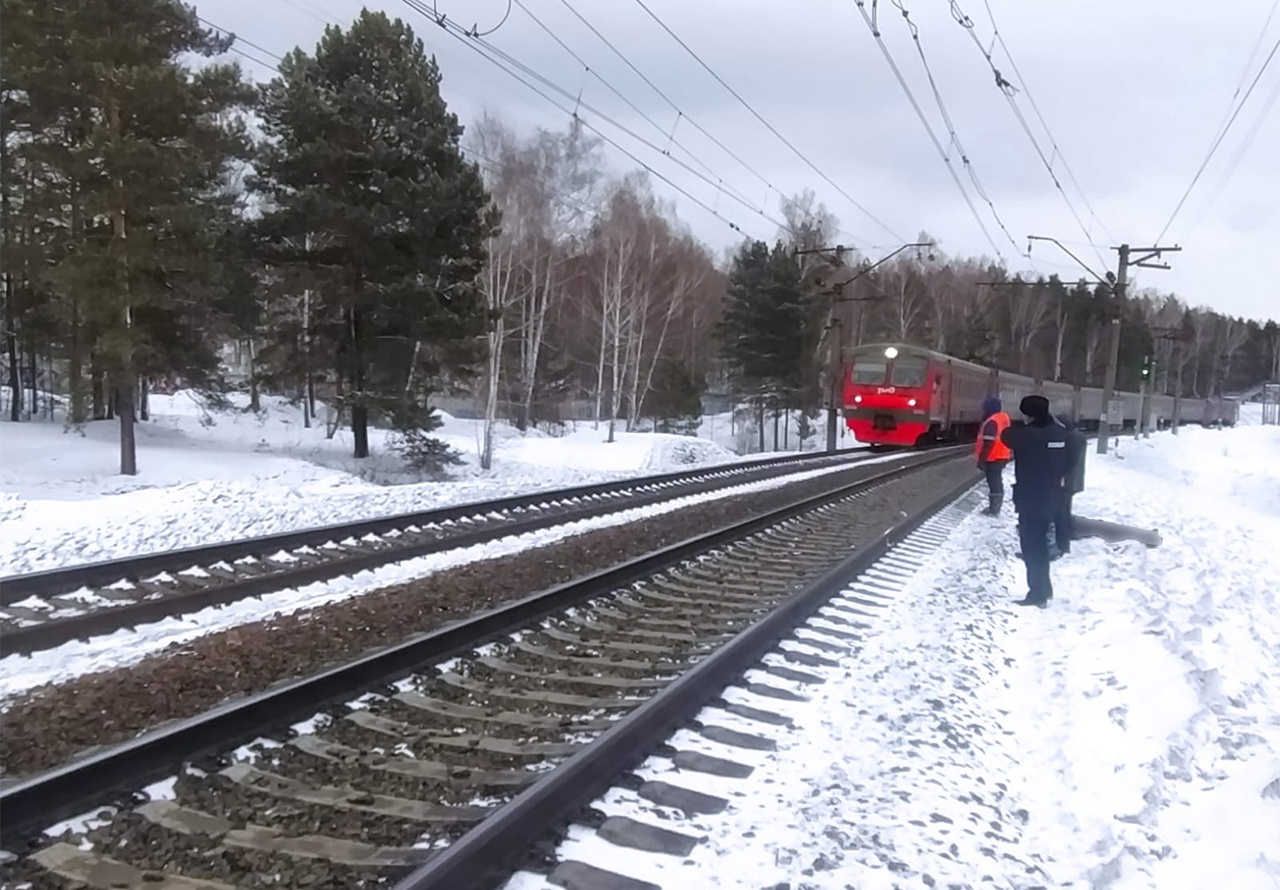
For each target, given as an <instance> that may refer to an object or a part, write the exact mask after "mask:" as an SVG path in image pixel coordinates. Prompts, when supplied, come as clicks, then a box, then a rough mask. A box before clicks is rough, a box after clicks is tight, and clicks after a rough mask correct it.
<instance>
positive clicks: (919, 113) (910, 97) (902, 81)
mask: <svg viewBox="0 0 1280 890" xmlns="http://www.w3.org/2000/svg"><path fill="white" fill-rule="evenodd" d="M637 2H638V0H637ZM854 5H855V6H857V7H858V12H860V13H861V14H862V18H863V21H865V22H866V23H867V28H868V29H869V30H870V31H871V36H873V37H874V38H875V39H876V44H877V45H878V46H879V47H880V52H881V53H882V54H883V55H884V58H885V61H886V62H888V63H889V68H890V69H891V70H892V71H893V75H894V77H896V78H897V80H898V84H899V85H900V86H901V87H902V89H903V92H905V93H906V94H907V101H909V102H910V103H911V107H912V108H913V109H914V110H915V113H916V117H918V118H919V119H920V123H921V124H923V125H924V129H925V132H927V133H928V134H929V139H930V140H932V142H933V146H934V148H936V149H937V150H938V154H939V155H941V156H942V162H943V164H945V165H946V168H947V172H948V173H950V174H951V179H952V181H954V182H955V184H956V188H957V189H959V190H960V196H961V197H962V198H964V202H965V204H967V205H968V207H969V212H970V213H971V214H973V219H974V222H976V223H977V224H978V228H979V229H981V230H982V234H983V236H985V237H986V239H987V243H988V244H990V245H991V249H992V250H993V251H995V254H996V256H997V257H998V258H1000V259H1001V260H1003V259H1004V254H1003V253H1001V252H1000V248H999V247H998V246H997V245H996V242H995V239H993V238H992V237H991V233H990V232H989V231H987V225H986V223H984V222H983V221H982V216H981V215H980V214H979V213H978V208H977V207H975V206H973V199H972V198H970V197H969V192H968V191H967V190H966V189H965V187H964V183H963V182H961V181H960V177H959V175H957V173H956V171H955V167H954V166H952V164H951V157H950V156H949V155H948V154H947V151H946V149H944V148H943V147H942V143H941V142H940V141H939V140H938V137H937V134H935V133H934V132H933V125H932V124H930V123H929V119H928V118H927V117H925V113H924V109H922V108H921V107H920V103H919V102H918V101H916V96H915V93H913V92H912V91H911V87H910V85H909V84H908V83H907V81H906V78H905V77H903V76H902V70H901V69H900V68H898V63H897V62H896V61H894V58H893V54H892V53H890V52H889V47H887V46H885V42H884V38H883V37H881V36H880V29H879V28H877V27H876V24H875V22H874V21H873V20H872V19H871V16H870V15H868V14H867V10H866V5H865V2H864V0H854ZM1015 246H1016V245H1015Z"/></svg>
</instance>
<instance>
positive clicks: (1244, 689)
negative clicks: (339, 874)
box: [534, 426, 1280, 890]
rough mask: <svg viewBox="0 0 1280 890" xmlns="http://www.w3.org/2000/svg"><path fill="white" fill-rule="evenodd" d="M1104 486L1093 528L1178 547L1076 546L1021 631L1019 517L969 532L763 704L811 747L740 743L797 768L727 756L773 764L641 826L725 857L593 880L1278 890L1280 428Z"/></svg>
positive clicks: (639, 863)
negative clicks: (837, 656)
mask: <svg viewBox="0 0 1280 890" xmlns="http://www.w3.org/2000/svg"><path fill="white" fill-rule="evenodd" d="M1088 471H1089V474H1088V485H1089V490H1088V492H1087V493H1086V494H1084V495H1083V496H1081V497H1080V498H1079V499H1078V502H1077V503H1078V509H1077V513H1079V514H1080V515H1084V516H1090V517H1094V518H1098V519H1110V520H1117V521H1121V522H1128V523H1132V524H1135V525H1140V526H1144V527H1148V528H1156V527H1158V528H1159V530H1160V532H1161V534H1162V535H1163V538H1164V541H1163V544H1162V546H1160V547H1159V548H1156V549H1150V550H1149V549H1147V548H1146V547H1144V546H1142V545H1140V544H1136V543H1121V544H1116V545H1108V544H1106V543H1104V542H1102V541H1099V540H1088V541H1080V542H1077V543H1076V544H1075V546H1074V548H1073V552H1072V554H1071V555H1070V556H1068V557H1067V558H1066V559H1064V560H1061V561H1059V562H1057V563H1055V564H1054V568H1053V580H1054V585H1055V593H1056V596H1055V599H1054V601H1053V603H1052V604H1051V606H1050V607H1049V608H1048V609H1047V610H1044V611H1041V610H1038V609H1025V608H1020V607H1018V606H1014V605H1012V600H1014V599H1017V598H1020V597H1021V596H1022V595H1023V594H1024V593H1025V584H1024V576H1023V570H1022V564H1021V562H1020V561H1019V560H1018V559H1017V557H1016V553H1017V540H1016V534H1015V532H1014V525H1013V520H1012V518H1011V517H1010V516H1008V515H1006V516H1005V517H1003V518H1001V519H998V520H992V519H988V518H986V517H983V516H980V515H976V514H975V515H973V516H971V517H970V518H968V519H966V520H965V521H964V522H963V523H962V524H961V525H960V526H959V527H958V528H957V529H956V530H955V532H954V533H953V535H952V537H951V538H950V540H949V541H948V542H947V543H946V544H944V545H943V548H942V549H941V550H940V551H939V552H938V553H937V554H936V557H935V560H934V565H933V567H931V568H929V569H926V570H925V571H923V572H921V573H920V574H919V575H918V576H917V577H916V578H915V580H914V581H913V582H912V583H910V584H909V585H908V587H907V588H906V589H905V590H904V591H903V592H902V593H901V594H899V595H898V597H897V598H896V599H895V600H894V601H893V603H892V605H891V606H890V607H889V608H888V609H887V610H885V611H884V612H880V613H878V614H877V615H876V617H874V618H872V619H871V622H872V625H873V627H872V629H871V630H869V631H868V633H867V641H866V643H865V644H864V645H863V647H862V648H861V650H859V651H856V652H853V653H851V654H850V655H849V656H847V657H846V658H844V659H842V660H841V664H840V666H839V667H833V668H812V669H811V668H806V670H812V671H814V672H816V673H819V674H821V675H823V676H825V677H826V678H827V682H826V683H824V684H822V685H820V686H817V687H809V688H808V689H806V690H804V691H805V693H806V694H807V695H812V696H813V698H812V699H811V700H810V701H809V702H807V703H802V704H793V703H786V702H775V701H772V700H768V701H767V705H768V707H769V708H771V709H773V710H778V711H780V712H783V713H785V714H786V715H787V716H789V717H791V718H792V719H793V720H794V721H795V726H794V728H793V729H786V728H782V727H768V726H766V725H763V724H753V725H751V726H737V727H736V728H739V729H743V730H744V731H748V732H752V733H764V734H766V735H769V736H771V737H776V738H777V740H778V751H777V752H776V753H770V754H760V755H759V756H756V755H757V754H759V752H748V751H743V750H741V749H731V748H725V749H724V750H716V751H714V752H712V753H715V754H716V755H717V756H722V757H730V758H732V759H738V760H744V761H745V762H750V763H753V764H756V766H757V769H756V772H755V773H753V774H752V775H751V776H750V778H748V779H746V780H743V781H736V782H726V783H725V788H724V790H723V791H717V792H716V793H720V794H722V796H728V797H729V800H730V804H729V807H728V809H727V810H726V811H725V812H724V813H723V814H721V815H718V816H696V817H692V819H691V820H690V819H688V817H682V816H681V815H680V814H679V813H676V812H674V811H666V812H665V814H653V813H651V812H649V810H651V809H652V807H649V808H647V809H643V808H642V810H641V811H640V812H635V813H634V815H635V817H636V818H640V819H642V820H643V821H646V822H649V823H651V824H662V825H664V826H665V827H668V828H670V829H672V830H675V831H677V832H682V833H685V834H692V835H694V836H698V837H703V838H705V839H706V840H705V842H703V843H701V844H699V845H698V846H697V847H696V848H695V849H694V851H693V852H692V853H691V854H690V855H689V856H688V857H686V858H683V859H680V858H675V859H673V858H671V857H664V856H662V855H660V854H643V853H635V852H634V851H627V850H621V849H619V848H617V847H610V848H609V851H608V855H607V856H604V857H603V858H601V859H600V861H596V860H595V859H589V860H588V861H591V862H592V863H593V864H595V865H598V866H602V867H605V868H610V869H614V870H617V871H621V872H623V873H625V874H627V875H629V876H632V877H638V878H643V879H646V880H650V881H654V882H656V883H660V884H661V886H663V887H664V888H667V890H674V888H677V887H681V888H683V887H688V888H694V887H697V888H730V887H732V888H760V887H774V886H791V887H803V888H806V890H838V888H845V887H851V886H852V887H860V888H868V890H870V888H877V890H878V888H884V890H888V888H896V887H922V886H928V887H935V886H936V887H947V886H956V887H975V886H988V885H990V886H1000V887H1025V888H1031V887H1042V888H1048V887H1052V888H1074V890H1086V888H1101V887H1106V888H1115V890H1138V888H1157V890H1181V888H1186V890H1203V888H1206V887H1223V888H1226V887H1230V888H1233V890H1262V888H1276V887H1278V886H1280V654H1278V653H1280V582H1278V581H1277V579H1280V547H1278V546H1277V542H1280V428H1276V427H1257V426H1254V427H1245V428H1241V429H1237V430H1228V431H1208V430H1202V429H1198V428H1197V429H1187V430H1185V431H1184V432H1183V434H1182V435H1180V436H1178V437H1174V436H1172V435H1170V434H1167V433H1164V434H1160V435H1158V436H1154V437H1152V438H1151V439H1149V440H1143V441H1138V442H1135V441H1134V440H1132V439H1125V440H1122V441H1121V442H1120V444H1119V446H1118V448H1117V449H1113V451H1112V453H1111V454H1110V455H1108V456H1106V457H1098V456H1096V455H1093V454H1091V455H1090V462H1089V468H1088ZM771 682H774V683H777V682H778V681H777V680H776V679H772V680H771ZM765 701H766V700H763V699H762V700H759V701H753V702H751V704H753V705H754V706H756V707H764V706H765V704H763V703H762V702H765ZM660 778H664V779H666V780H668V781H673V782H675V783H676V784H682V783H686V784H688V785H689V787H695V788H701V786H702V784H705V780H702V781H701V782H700V781H695V780H697V779H698V776H697V775H696V774H693V773H690V774H687V775H685V774H682V773H672V774H666V775H663V776H660ZM610 812H611V814H612V812H613V811H610ZM620 812H622V814H624V815H627V814H629V811H623V810H620ZM658 815H661V816H662V817H664V818H665V819H666V820H667V821H665V822H664V821H661V818H659V820H658V821H657V822H656V823H655V817H656V816H658ZM568 852H570V853H576V854H578V855H582V853H583V852H590V851H589V850H588V848H587V847H585V846H583V847H582V848H581V850H578V849H576V848H575V849H574V850H569V851H568ZM571 858H572V857H571ZM534 884H535V885H537V886H541V883H540V882H534Z"/></svg>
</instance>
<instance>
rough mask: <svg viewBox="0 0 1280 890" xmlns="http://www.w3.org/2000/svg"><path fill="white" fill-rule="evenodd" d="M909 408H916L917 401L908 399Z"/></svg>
mask: <svg viewBox="0 0 1280 890" xmlns="http://www.w3.org/2000/svg"><path fill="white" fill-rule="evenodd" d="M907 406H908V407H911V408H914V407H915V406H916V400H915V399H907Z"/></svg>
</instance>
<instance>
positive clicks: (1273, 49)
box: [1156, 38, 1280, 243]
mask: <svg viewBox="0 0 1280 890" xmlns="http://www.w3.org/2000/svg"><path fill="white" fill-rule="evenodd" d="M1278 50H1280V38H1277V39H1276V42H1275V43H1274V44H1272V46H1271V52H1269V53H1267V57H1266V59H1264V60H1263V62H1262V67H1260V68H1259V69H1258V73H1257V74H1256V75H1254V78H1253V80H1252V81H1251V82H1250V83H1249V88H1248V89H1247V90H1245V94H1244V96H1242V97H1241V98H1240V101H1239V103H1238V104H1237V105H1236V107H1235V110H1234V111H1233V112H1232V113H1231V117H1230V118H1228V120H1227V123H1226V124H1225V125H1224V126H1223V127H1222V129H1221V131H1220V132H1219V133H1218V138H1217V139H1215V140H1214V141H1213V145H1211V146H1210V147H1209V152H1208V154H1206V155H1205V156H1204V160H1203V161H1201V162H1200V166H1199V168H1197V170H1196V172H1195V175H1194V176H1192V177H1191V182H1190V183H1188V184H1187V188H1186V191H1184V192H1183V193H1182V197H1181V198H1179V199H1178V203H1177V206H1175V207H1174V208H1173V213H1171V214H1169V219H1168V221H1167V222H1166V223H1165V224H1164V228H1163V229H1161V230H1160V235H1159V236H1158V237H1157V238H1156V243H1159V242H1160V240H1161V239H1163V238H1164V236H1165V234H1166V233H1167V232H1168V231H1169V228H1170V227H1171V226H1172V225H1173V221H1174V220H1175V219H1177V218H1178V214H1179V213H1180V212H1181V211H1182V206H1183V205H1184V204H1186V203H1187V198H1188V197H1190V195H1191V192H1192V190H1193V189H1195V187H1196V183H1198V182H1199V181H1200V177H1201V176H1202V175H1203V174H1204V171H1205V168H1206V167H1208V166H1209V162H1210V161H1212V160H1213V156H1214V155H1215V154H1217V152H1218V146H1220V145H1222V140H1223V139H1225V138H1226V137H1227V133H1229V132H1231V127H1232V125H1233V124H1235V122H1236V119H1237V118H1238V117H1239V116H1240V112H1241V110H1242V109H1243V108H1244V106H1245V105H1246V104H1248V102H1249V97H1250V96H1252V95H1253V91H1254V88H1255V87H1257V85H1258V81H1260V80H1261V79H1262V75H1263V74H1265V73H1266V70H1267V68H1268V66H1270V64H1271V60H1272V59H1274V58H1275V57H1276V52H1277V51H1278Z"/></svg>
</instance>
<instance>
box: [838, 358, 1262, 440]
mask: <svg viewBox="0 0 1280 890" xmlns="http://www.w3.org/2000/svg"><path fill="white" fill-rule="evenodd" d="M1033 393H1038V394H1040V395H1043V396H1045V397H1046V398H1047V399H1048V400H1049V410H1050V411H1052V412H1053V414H1054V415H1055V416H1056V417H1060V418H1062V419H1063V420H1072V421H1074V422H1075V423H1077V424H1078V425H1079V426H1080V428H1081V429H1083V430H1096V429H1098V425H1099V423H1100V422H1101V418H1102V415H1103V413H1104V408H1103V404H1102V390H1101V389H1100V388H1096V387H1081V386H1072V385H1071V384H1069V383H1055V382H1053V381H1045V380H1038V379H1036V378H1033V377H1025V376H1023V375H1021V374H1011V373H1009V372H1008V371H1000V370H997V369H996V368H986V367H983V366H982V365H978V364H975V363H973V362H968V361H965V360H963V359H958V358H954V357H952V356H949V355H943V354H942V353H940V352H934V351H933V350H931V349H925V348H923V347H920V346H910V345H908V344H905V343H877V344H871V345H867V346H859V347H857V348H856V349H854V350H853V352H852V358H851V361H850V363H849V366H848V368H847V369H846V375H845V380H844V418H845V424H846V425H847V426H848V427H849V430H850V431H851V432H852V433H853V435H854V438H856V439H857V440H858V441H859V442H866V443H868V444H871V445H896V446H907V447H914V446H921V445H927V444H931V443H934V442H948V441H949V442H961V441H966V440H972V439H974V438H976V437H977V435H978V425H979V424H980V423H981V422H982V402H983V400H984V399H985V398H987V397H988V396H996V397H998V398H999V399H1000V400H1001V402H1003V403H1004V409H1005V410H1006V411H1008V412H1009V414H1010V415H1011V416H1013V417H1017V410H1018V403H1019V402H1020V401H1022V398H1023V396H1028V395H1031V394H1033ZM1113 399H1114V400H1115V401H1117V402H1119V403H1120V407H1121V415H1122V419H1121V423H1120V424H1116V423H1115V421H1114V420H1113V421H1112V423H1111V425H1112V426H1113V427H1114V426H1117V425H1119V426H1122V427H1124V428H1133V427H1136V426H1137V422H1138V415H1139V413H1140V412H1141V411H1142V400H1143V397H1142V395H1141V394H1139V393H1136V392H1119V391H1117V392H1116V393H1114V396H1113ZM1174 401H1175V400H1174V397H1173V396H1168V395H1163V394H1155V395H1149V396H1147V411H1148V420H1147V427H1148V428H1149V429H1163V428H1164V427H1167V426H1169V425H1170V424H1171V423H1172V422H1173V412H1174ZM1178 401H1179V402H1180V404H1179V405H1178V422H1179V423H1200V424H1203V425H1205V426H1213V425H1223V426H1233V425H1234V424H1235V422H1236V419H1237V417H1238V415H1239V411H1240V406H1239V404H1238V403H1237V402H1236V401H1235V400H1233V399H1226V398H1219V399H1185V398H1184V399H1180V400H1178Z"/></svg>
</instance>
